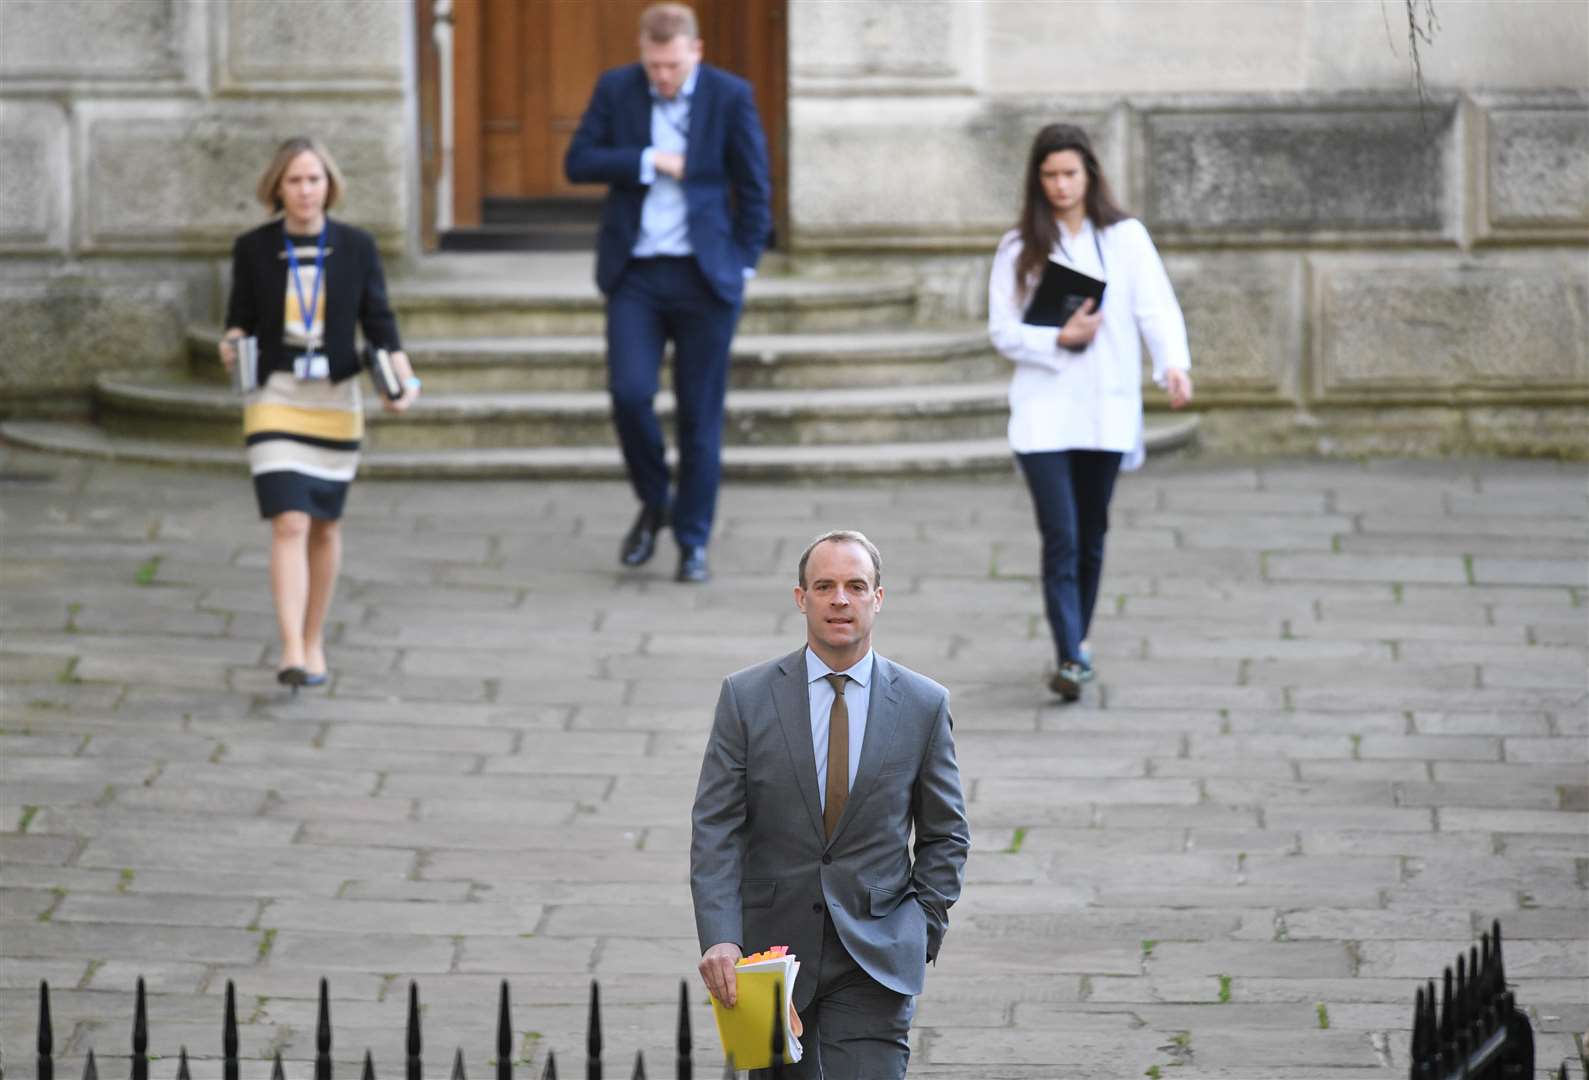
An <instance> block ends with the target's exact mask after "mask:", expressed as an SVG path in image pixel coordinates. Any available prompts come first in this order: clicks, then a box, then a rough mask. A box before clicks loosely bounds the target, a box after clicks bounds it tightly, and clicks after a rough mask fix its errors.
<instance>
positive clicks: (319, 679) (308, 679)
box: [303, 670, 331, 687]
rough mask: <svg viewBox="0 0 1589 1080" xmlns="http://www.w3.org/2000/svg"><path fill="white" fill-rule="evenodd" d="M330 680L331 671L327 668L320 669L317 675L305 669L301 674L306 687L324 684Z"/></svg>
mask: <svg viewBox="0 0 1589 1080" xmlns="http://www.w3.org/2000/svg"><path fill="white" fill-rule="evenodd" d="M330 681H331V672H330V671H329V670H327V671H322V672H320V673H319V674H318V675H316V674H313V673H311V672H307V671H306V672H304V675H303V684H304V685H305V686H308V687H315V686H324V685H325V684H326V683H328V682H330Z"/></svg>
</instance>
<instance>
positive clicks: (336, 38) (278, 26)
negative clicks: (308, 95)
mask: <svg viewBox="0 0 1589 1080" xmlns="http://www.w3.org/2000/svg"><path fill="white" fill-rule="evenodd" d="M217 16H218V17H219V18H220V20H221V23H220V25H221V35H220V36H221V39H222V41H223V43H224V50H223V67H222V71H221V72H220V78H219V80H218V81H219V82H220V84H221V86H222V88H223V89H224V90H227V91H237V90H248V91H259V92H266V93H268V92H271V91H272V90H273V89H276V88H282V89H286V88H291V89H299V88H307V87H311V86H317V85H318V86H327V87H331V86H335V87H339V88H342V87H346V86H348V85H349V84H355V85H356V84H364V85H366V86H368V87H372V88H373V87H377V86H381V85H385V86H386V87H388V88H389V89H390V90H391V92H392V93H394V94H395V93H400V92H401V90H402V84H403V37H404V35H403V29H404V21H405V20H406V19H408V18H411V17H412V16H411V15H410V12H409V5H407V4H398V3H392V2H391V0H340V2H338V3H335V4H327V3H319V4H315V5H314V6H313V7H312V8H310V7H308V6H307V5H304V4H302V3H289V4H284V3H281V2H279V0H232V2H230V3H228V4H225V5H221V6H220V7H219V8H218V9H217Z"/></svg>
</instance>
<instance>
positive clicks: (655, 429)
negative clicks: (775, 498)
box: [607, 256, 739, 547]
mask: <svg viewBox="0 0 1589 1080" xmlns="http://www.w3.org/2000/svg"><path fill="white" fill-rule="evenodd" d="M738 322H739V305H737V304H729V303H725V302H724V301H723V300H722V299H721V298H720V297H719V296H718V295H717V294H716V293H715V292H713V291H712V288H711V286H710V285H708V284H707V281H706V278H705V277H704V276H702V274H701V270H700V267H698V266H697V265H696V263H695V259H694V258H693V257H688V256H686V257H684V258H657V259H635V260H633V261H632V262H630V263H629V266H628V268H627V269H625V270H624V273H623V277H621V278H620V279H619V280H618V284H617V286H616V287H615V288H614V289H613V291H612V295H611V296H609V297H608V298H607V389H608V391H609V392H610V393H611V394H612V419H613V426H614V427H616V428H617V430H618V445H619V446H620V447H621V448H622V449H623V459H624V464H625V465H626V466H627V467H628V470H629V482H630V484H632V485H633V487H634V492H635V494H636V495H637V496H639V498H640V501H641V502H642V503H644V504H646V505H647V506H666V505H668V502H669V497H668V487H669V476H668V464H667V461H666V459H665V458H664V457H663V445H662V427H661V425H660V424H659V423H658V421H657V413H656V408H655V405H654V399H655V398H656V396H657V388H658V385H659V382H660V376H661V372H662V351H663V348H664V347H665V346H666V345H667V342H668V340H669V339H671V340H672V341H673V396H674V398H675V399H676V401H677V402H678V405H677V412H676V413H675V417H674V426H675V429H676V431H677V435H678V443H679V484H678V494H677V495H676V496H675V497H674V498H673V499H672V503H673V536H674V539H676V540H677V541H678V542H679V544H680V546H688V547H699V546H703V545H705V544H706V542H707V540H708V539H709V538H710V536H711V533H712V517H713V515H714V513H715V512H716V509H717V487H718V482H719V480H720V478H721V476H722V461H721V458H722V447H723V398H724V395H725V394H726V393H727V389H728V348H729V344H730V343H731V342H732V341H733V339H734V326H735V324H737V323H738Z"/></svg>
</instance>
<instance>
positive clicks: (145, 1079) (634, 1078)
mask: <svg viewBox="0 0 1589 1080" xmlns="http://www.w3.org/2000/svg"><path fill="white" fill-rule="evenodd" d="M777 1000H779V996H778V994H777V993H776V992H775V995H774V1001H775V1002H776V1001H777ZM419 1013H420V1009H419V986H418V985H417V984H416V983H413V982H410V983H409V984H408V1030H407V1038H406V1041H405V1046H404V1049H405V1065H404V1073H405V1080H422V1076H423V1071H424V1056H423V1050H424V1039H423V1036H422V1033H421V1030H420V1022H419ZM692 1046H693V1040H692V1037H691V1032H690V1006H689V988H688V986H687V984H686V983H685V982H683V981H682V980H681V981H680V982H679V1024H678V1031H677V1034H676V1035H675V1038H674V1064H673V1075H674V1080H693V1077H694V1064H693V1060H692V1058H691V1056H690V1054H691V1049H692ZM602 1049H603V1042H602V1034H601V988H600V986H599V985H598V984H597V982H596V981H595V980H594V979H593V980H591V984H590V1019H589V1022H588V1026H587V1027H586V1032H585V1080H602V1078H603V1064H602ZM771 1050H772V1062H773V1064H772V1067H771V1070H770V1072H771V1074H772V1075H773V1076H775V1077H780V1078H781V1077H782V1075H783V1051H784V1026H783V1016H782V1011H781V1010H780V1009H779V1008H778V1006H777V1005H776V1004H775V1005H774V1009H773V1030H772V1045H771ZM221 1055H222V1080H238V1071H239V1070H238V1040H237V990H236V987H235V986H233V984H232V981H231V980H230V979H228V980H227V981H226V1004H225V1006H224V1007H223V1013H222V1017H221ZM513 1065H514V1063H513V1020H512V1015H511V1009H510V1008H509V998H508V981H507V980H506V979H503V980H502V988H501V992H500V994H499V995H498V999H497V1037H496V1063H495V1067H496V1080H513ZM723 1068H724V1071H723V1075H724V1077H726V1078H728V1080H732V1078H733V1076H734V1066H733V1062H732V1061H725V1062H724V1065H723ZM645 1076H646V1064H645V1052H644V1051H643V1050H639V1051H636V1052H635V1062H634V1070H633V1072H632V1073H631V1074H630V1077H631V1080H645ZM0 1080H4V1074H3V1073H0ZM37 1080H55V1031H54V1025H53V1024H52V1022H51V1020H50V984H49V983H48V982H41V983H40V984H39V1029H38V1067H37ZM82 1080H99V1066H98V1064H97V1062H96V1061H95V1058H94V1051H93V1049H92V1048H90V1049H89V1051H88V1057H87V1059H86V1060H85V1062H84V1064H83V1076H82ZM131 1080H149V1010H148V1005H147V1001H146V997H145V993H144V983H143V979H142V978H140V979H139V980H138V991H137V999H136V1002H135V1004H134V1010H133V1021H132V1076H131ZM177 1080H192V1074H191V1072H190V1069H189V1065H188V1048H187V1047H186V1046H184V1047H182V1048H181V1050H180V1052H179V1056H178V1061H177ZM271 1080H286V1070H285V1068H284V1067H283V1065H282V1061H281V1051H280V1050H277V1051H276V1055H275V1060H274V1062H273V1063H272V1065H271ZM314 1080H333V1076H332V1064H331V994H330V987H329V986H328V985H327V983H326V980H325V979H321V980H320V1006H319V1012H318V1016H317V1018H316V1021H315V1058H314ZM363 1080H375V1060H374V1057H373V1055H372V1054H371V1052H370V1051H369V1050H368V1049H366V1050H365V1051H364V1068H363ZM452 1080H467V1076H466V1073H465V1065H464V1054H463V1047H461V1046H460V1047H457V1048H455V1050H454V1052H453V1060H452ZM541 1080H557V1054H556V1052H555V1051H552V1050H548V1051H547V1055H546V1063H545V1065H544V1066H543V1067H542V1070H541Z"/></svg>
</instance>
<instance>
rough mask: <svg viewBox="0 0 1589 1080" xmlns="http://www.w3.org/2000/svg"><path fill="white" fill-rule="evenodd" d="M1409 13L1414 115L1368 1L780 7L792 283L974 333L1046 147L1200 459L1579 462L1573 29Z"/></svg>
mask: <svg viewBox="0 0 1589 1080" xmlns="http://www.w3.org/2000/svg"><path fill="white" fill-rule="evenodd" d="M1435 8H1436V11H1437V14H1438V16H1439V18H1440V22H1441V27H1440V31H1439V33H1438V34H1437V36H1436V38H1435V40H1434V42H1433V43H1432V44H1429V45H1426V46H1425V47H1424V50H1423V64H1424V72H1425V77H1426V80H1427V84H1428V87H1429V97H1428V99H1427V100H1423V101H1420V99H1419V97H1418V95H1417V94H1416V92H1414V91H1413V90H1412V89H1411V86H1410V84H1411V76H1410V72H1411V66H1410V60H1409V57H1408V53H1407V46H1406V43H1405V39H1404V35H1405V33H1406V26H1405V21H1404V20H1405V13H1404V9H1403V7H1402V4H1401V3H1400V2H1399V0H1387V2H1386V3H1385V4H1384V5H1381V4H1379V3H1378V2H1377V0H1367V2H1361V0H1333V2H1329V3H1305V2H1280V0H1276V2H1274V3H1247V4H1226V5H1208V4H1196V5H1175V4H1151V5H1149V4H1140V3H1129V2H1126V3H1120V2H1111V0H1099V2H1093V0H1071V2H1068V3H1065V4H1040V3H995V4H973V3H959V2H955V0H941V2H939V0H910V2H908V3H903V2H898V3H896V2H874V3H868V4H864V5H860V4H832V3H825V2H821V0H792V3H791V18H790V27H791V41H792V43H793V44H792V56H791V65H790V67H791V73H792V76H791V77H792V83H791V100H790V119H791V123H790V128H791V148H790V155H791V157H790V173H791V180H790V207H791V216H792V218H793V225H792V230H791V231H792V234H793V235H792V246H793V249H794V252H795V254H796V261H797V264H799V265H803V266H806V267H818V266H824V267H829V268H833V267H847V268H849V269H852V270H853V269H859V268H862V267H866V266H874V267H878V268H883V267H887V268H890V269H895V270H898V269H907V270H909V271H911V272H913V273H914V274H915V275H916V276H917V278H918V280H919V281H921V282H922V284H923V287H924V289H925V290H926V303H925V304H924V317H925V318H927V319H963V318H967V317H980V316H982V315H983V314H984V312H985V297H986V274H987V266H988V256H989V254H990V252H991V249H992V247H993V245H994V244H995V243H996V241H997V239H998V237H999V236H1000V235H1001V234H1002V232H1003V231H1004V230H1005V229H1007V228H1008V227H1009V225H1010V224H1011V222H1012V221H1013V219H1014V216H1015V211H1016V208H1017V198H1018V190H1019V185H1020V182H1021V181H1020V177H1021V169H1022V167H1023V165H1024V159H1025V154H1026V151H1027V147H1028V145H1029V143H1030V140H1031V137H1032V135H1033V133H1035V131H1036V130H1037V129H1038V128H1039V127H1040V126H1042V125H1043V124H1044V123H1048V122H1051V121H1053V120H1058V119H1065V120H1069V121H1071V122H1076V123H1080V124H1082V125H1083V126H1085V127H1087V128H1088V129H1089V130H1090V131H1091V132H1092V134H1093V137H1094V140H1095V142H1096V144H1097V147H1098V151H1099V154H1100V157H1101V158H1102V160H1103V163H1104V167H1105V170H1106V171H1107V173H1108V174H1109V176H1110V177H1111V180H1112V183H1113V184H1114V186H1115V189H1116V193H1117V196H1118V197H1120V198H1121V200H1122V201H1123V203H1124V204H1125V205H1126V206H1127V207H1128V209H1130V210H1131V211H1132V212H1134V213H1136V214H1137V215H1138V216H1140V217H1141V218H1142V220H1143V221H1144V222H1145V223H1146V224H1147V226H1148V228H1149V230H1150V232H1151V233H1152V234H1153V236H1154V238H1155V241H1156V242H1157V243H1158V245H1159V247H1160V249H1161V251H1163V253H1164V255H1165V262H1166V265H1167V266H1168V269H1169V271H1170V274H1171V277H1172V278H1173V279H1174V281H1175V284H1176V288H1177V291H1178V293H1179V295H1180V298H1181V301H1182V305H1183V307H1184V309H1185V311H1186V316H1187V325H1188V330H1189V333H1190V335H1191V343H1192V354H1193V363H1194V367H1195V370H1196V374H1197V377H1198V391H1199V402H1200V405H1201V406H1202V407H1204V408H1205V409H1206V410H1207V413H1206V415H1205V418H1204V430H1205V438H1206V441H1213V442H1214V443H1215V444H1217V445H1223V446H1228V447H1232V448H1244V449H1277V450H1286V451H1320V450H1322V451H1340V452H1379V451H1394V452H1414V451H1423V452H1460V451H1506V452H1539V453H1564V454H1572V455H1574V456H1584V455H1585V454H1586V453H1589V423H1586V419H1585V417H1586V406H1589V388H1586V387H1589V358H1586V341H1589V326H1586V321H1589V316H1586V313H1589V8H1586V7H1585V6H1584V5H1581V4H1554V3H1517V4H1508V3H1500V2H1495V3H1490V2H1473V3H1463V4H1451V3H1442V2H1440V0H1436V4H1435ZM1387 15H1388V16H1390V17H1392V18H1394V19H1397V20H1401V21H1399V22H1397V23H1395V24H1388V23H1387ZM1387 31H1389V33H1390V35H1391V36H1390V37H1387ZM1396 35H1401V36H1396ZM840 42H842V43H846V44H835V43H840Z"/></svg>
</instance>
